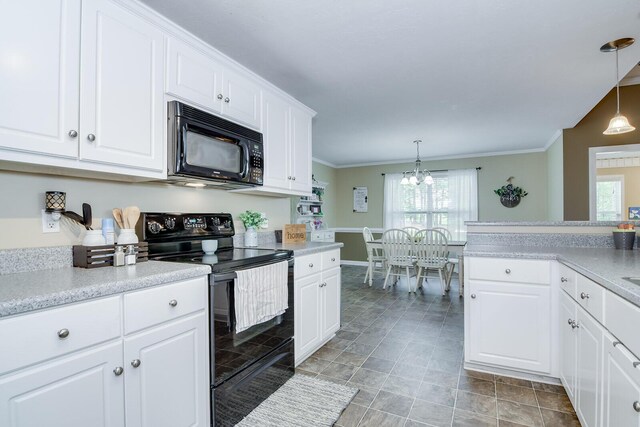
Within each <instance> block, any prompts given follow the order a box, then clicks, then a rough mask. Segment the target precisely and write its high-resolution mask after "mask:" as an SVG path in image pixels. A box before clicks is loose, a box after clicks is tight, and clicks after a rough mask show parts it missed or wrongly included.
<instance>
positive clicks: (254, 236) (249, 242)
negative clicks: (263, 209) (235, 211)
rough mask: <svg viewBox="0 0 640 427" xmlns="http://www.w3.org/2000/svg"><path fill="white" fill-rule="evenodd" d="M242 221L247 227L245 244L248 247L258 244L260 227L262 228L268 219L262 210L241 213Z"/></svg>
mask: <svg viewBox="0 0 640 427" xmlns="http://www.w3.org/2000/svg"><path fill="white" fill-rule="evenodd" d="M240 221H242V224H243V225H244V228H245V230H246V231H245V233H244V245H245V246H247V247H256V246H258V228H260V227H261V226H262V225H263V224H264V223H265V222H266V221H267V219H266V218H265V217H264V216H262V214H261V213H260V212H256V211H249V210H248V211H245V212H243V213H241V214H240Z"/></svg>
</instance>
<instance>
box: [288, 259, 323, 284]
mask: <svg viewBox="0 0 640 427" xmlns="http://www.w3.org/2000/svg"><path fill="white" fill-rule="evenodd" d="M294 265H295V267H294V271H295V275H296V278H298V277H304V276H307V275H309V274H313V273H319V272H320V270H321V269H322V257H321V256H320V254H312V255H304V256H300V257H295V264H294Z"/></svg>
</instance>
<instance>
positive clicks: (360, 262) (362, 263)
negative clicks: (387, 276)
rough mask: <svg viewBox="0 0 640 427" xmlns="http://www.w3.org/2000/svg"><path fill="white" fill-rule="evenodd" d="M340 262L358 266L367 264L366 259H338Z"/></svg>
mask: <svg viewBox="0 0 640 427" xmlns="http://www.w3.org/2000/svg"><path fill="white" fill-rule="evenodd" d="M340 264H342V265H357V266H360V267H366V266H368V265H369V263H368V262H367V261H349V260H345V259H343V260H340Z"/></svg>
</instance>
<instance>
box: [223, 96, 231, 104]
mask: <svg viewBox="0 0 640 427" xmlns="http://www.w3.org/2000/svg"><path fill="white" fill-rule="evenodd" d="M229 101H231V100H230V99H229V97H228V96H227V97H226V98H225V99H224V102H226V103H227V104H228V103H229Z"/></svg>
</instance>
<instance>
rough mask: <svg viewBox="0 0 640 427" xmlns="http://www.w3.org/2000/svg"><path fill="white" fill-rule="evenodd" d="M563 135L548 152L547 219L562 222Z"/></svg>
mask: <svg viewBox="0 0 640 427" xmlns="http://www.w3.org/2000/svg"><path fill="white" fill-rule="evenodd" d="M562 148H563V142H562V134H561V135H560V136H559V137H558V139H556V140H555V141H554V142H553V144H551V146H550V147H549V149H548V150H547V219H548V220H549V221H562V220H563V219H564V201H563V200H564V184H563V182H564V176H563V166H562V156H563V151H562Z"/></svg>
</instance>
